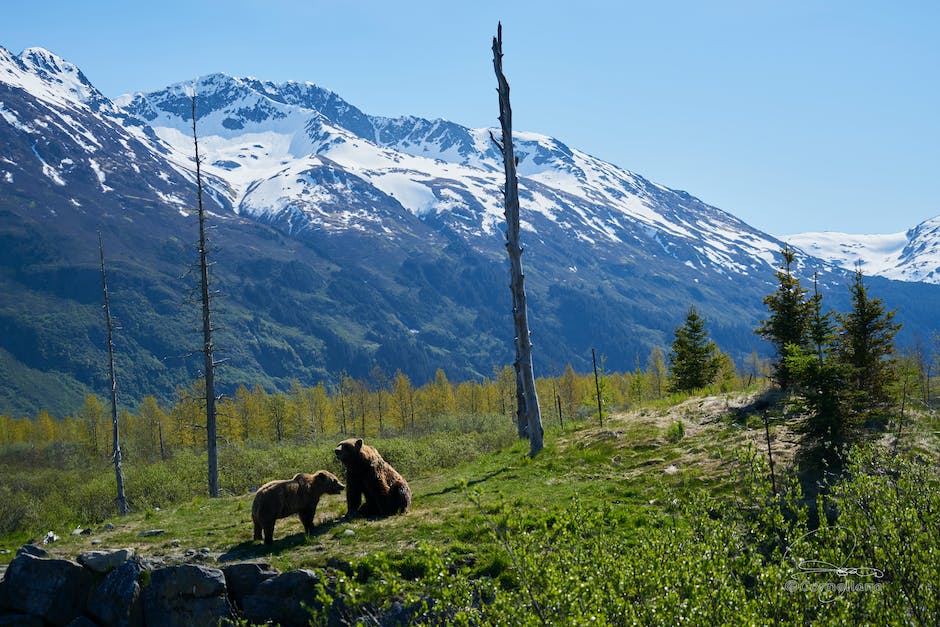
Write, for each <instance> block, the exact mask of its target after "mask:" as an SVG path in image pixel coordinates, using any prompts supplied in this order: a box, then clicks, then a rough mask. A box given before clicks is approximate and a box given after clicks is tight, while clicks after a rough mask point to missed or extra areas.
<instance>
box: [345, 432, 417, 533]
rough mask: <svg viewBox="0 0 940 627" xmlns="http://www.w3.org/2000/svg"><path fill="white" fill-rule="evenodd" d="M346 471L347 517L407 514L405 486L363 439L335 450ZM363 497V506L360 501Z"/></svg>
mask: <svg viewBox="0 0 940 627" xmlns="http://www.w3.org/2000/svg"><path fill="white" fill-rule="evenodd" d="M334 452H335V453H336V457H337V458H338V459H339V461H341V462H342V463H343V466H345V467H346V516H347V517H350V518H351V517H352V516H355V515H356V514H358V515H360V516H366V517H370V518H371V517H376V516H390V515H392V514H401V513H404V512H407V511H408V507H409V506H410V505H411V489H410V488H409V487H408V482H407V481H405V478H404V477H402V476H401V475H400V474H398V472H397V471H396V470H395V469H394V468H392V466H391V464H389V463H388V462H386V461H385V460H384V459H382V456H381V455H379V452H378V451H377V450H375V448H374V447H372V446H368V445H366V444H363V443H362V438H359V439H354V438H350V439H348V440H343V441H342V442H340V443H339V444H338V445H337V446H336V448H335V449H334ZM363 497H365V502H364V503H362V504H361V505H360V501H361V500H362V498H363Z"/></svg>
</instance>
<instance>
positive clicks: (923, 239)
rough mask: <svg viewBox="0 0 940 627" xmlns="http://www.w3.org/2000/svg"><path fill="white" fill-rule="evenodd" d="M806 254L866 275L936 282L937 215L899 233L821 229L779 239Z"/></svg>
mask: <svg viewBox="0 0 940 627" xmlns="http://www.w3.org/2000/svg"><path fill="white" fill-rule="evenodd" d="M780 239H781V240H783V241H785V242H789V243H790V244H791V245H793V246H795V247H797V248H800V249H802V250H803V251H805V252H806V253H807V254H809V255H812V256H814V257H819V258H820V259H825V260H826V261H828V262H830V263H832V264H835V265H837V266H840V267H842V268H845V269H847V270H855V268H856V267H860V268H861V270H862V273H863V274H865V275H866V276H882V277H885V278H887V279H895V280H898V281H922V282H925V283H934V284H940V216H938V217H935V218H931V219H929V220H925V221H923V222H921V223H920V224H918V225H917V226H915V227H914V228H912V229H910V230H908V231H903V232H901V233H890V234H886V235H854V234H849V233H835V232H821V233H813V232H810V233H797V234H796V235H787V236H784V237H781V238H780Z"/></svg>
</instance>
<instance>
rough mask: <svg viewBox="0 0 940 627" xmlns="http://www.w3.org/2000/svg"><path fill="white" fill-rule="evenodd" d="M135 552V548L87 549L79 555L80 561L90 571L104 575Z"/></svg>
mask: <svg viewBox="0 0 940 627" xmlns="http://www.w3.org/2000/svg"><path fill="white" fill-rule="evenodd" d="M135 553H136V551H135V550H134V549H115V550H113V551H86V552H84V553H82V554H80V555H79V556H78V563H79V564H81V565H82V566H84V567H85V568H87V569H88V570H90V571H93V572H96V573H99V574H102V575H104V574H107V573H110V572H111V571H112V570H114V569H115V568H117V567H118V566H120V565H121V564H123V563H124V562H126V561H127V560H129V559H130V558H132V557H134V554H135Z"/></svg>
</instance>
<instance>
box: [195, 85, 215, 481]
mask: <svg viewBox="0 0 940 627" xmlns="http://www.w3.org/2000/svg"><path fill="white" fill-rule="evenodd" d="M192 105H193V107H192V111H193V147H194V148H195V151H196V195H197V199H198V202H199V271H200V292H201V296H202V339H203V345H202V353H203V355H204V357H205V373H206V451H207V453H208V458H209V496H210V497H217V496H219V447H218V442H217V440H216V411H215V362H214V361H213V352H214V350H215V348H214V347H213V345H212V308H211V303H210V292H209V263H208V259H207V249H206V211H205V209H204V208H203V205H202V169H201V168H202V164H201V162H200V159H199V137H198V136H197V135H196V95H195V94H193V97H192Z"/></svg>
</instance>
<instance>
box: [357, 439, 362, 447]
mask: <svg viewBox="0 0 940 627" xmlns="http://www.w3.org/2000/svg"><path fill="white" fill-rule="evenodd" d="M361 448H362V438H359V439H358V440H356V450H359V449H361Z"/></svg>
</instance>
